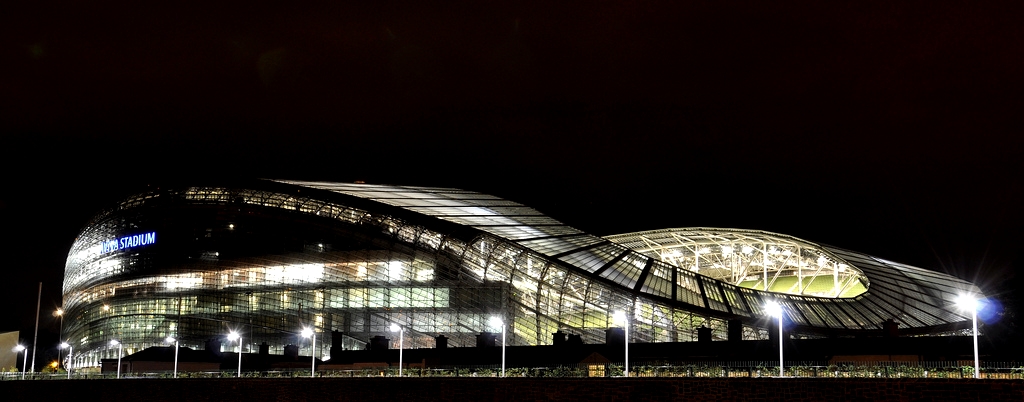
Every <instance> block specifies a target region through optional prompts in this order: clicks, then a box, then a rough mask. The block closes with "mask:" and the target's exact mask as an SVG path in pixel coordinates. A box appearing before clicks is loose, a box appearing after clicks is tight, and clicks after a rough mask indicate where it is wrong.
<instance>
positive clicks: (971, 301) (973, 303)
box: [956, 295, 981, 378]
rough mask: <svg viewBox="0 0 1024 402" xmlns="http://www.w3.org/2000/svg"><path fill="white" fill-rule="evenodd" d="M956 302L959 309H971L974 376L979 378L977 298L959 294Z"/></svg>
mask: <svg viewBox="0 0 1024 402" xmlns="http://www.w3.org/2000/svg"><path fill="white" fill-rule="evenodd" d="M956 304H957V305H958V306H960V309H962V310H971V323H972V327H973V336H974V378H981V373H979V370H980V367H979V362H978V299H976V298H975V297H974V296H970V295H961V296H960V297H957V299H956Z"/></svg>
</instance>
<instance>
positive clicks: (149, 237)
mask: <svg viewBox="0 0 1024 402" xmlns="http://www.w3.org/2000/svg"><path fill="white" fill-rule="evenodd" d="M153 243H156V232H149V233H143V234H137V235H131V236H125V237H122V238H120V239H115V240H109V241H105V242H103V251H101V252H100V254H106V253H109V252H113V251H117V250H124V249H126V248H132V247H138V246H148V245H150V244H153Z"/></svg>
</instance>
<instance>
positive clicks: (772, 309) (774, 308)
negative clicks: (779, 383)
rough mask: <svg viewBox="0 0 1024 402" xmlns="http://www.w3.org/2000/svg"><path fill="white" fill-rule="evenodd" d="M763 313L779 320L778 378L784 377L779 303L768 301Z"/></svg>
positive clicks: (780, 308) (780, 307)
mask: <svg viewBox="0 0 1024 402" xmlns="http://www.w3.org/2000/svg"><path fill="white" fill-rule="evenodd" d="M764 310H765V312H767V313H768V315H770V316H772V317H778V318H779V377H784V376H785V375H784V373H785V371H784V368H783V363H782V306H780V305H779V303H777V302H774V301H770V302H768V304H765V305H764Z"/></svg>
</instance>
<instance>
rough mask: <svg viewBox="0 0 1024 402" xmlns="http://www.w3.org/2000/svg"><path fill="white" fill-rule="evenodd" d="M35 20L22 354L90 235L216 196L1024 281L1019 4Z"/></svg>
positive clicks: (12, 125) (18, 70) (232, 6)
mask: <svg viewBox="0 0 1024 402" xmlns="http://www.w3.org/2000/svg"><path fill="white" fill-rule="evenodd" d="M19 3H23V4H16V5H13V6H7V7H6V9H5V11H4V12H3V13H2V15H0V32H2V35H0V46H2V47H0V94H2V95H0V131H2V132H3V134H2V135H3V138H4V139H5V141H4V147H3V148H2V149H3V150H4V151H5V152H4V158H3V164H4V165H3V167H4V172H5V174H6V179H7V180H5V186H3V187H2V188H3V190H2V193H0V195H2V197H0V208H2V210H0V213H2V215H0V216H2V217H3V219H4V222H5V224H6V225H5V226H6V227H5V230H4V231H5V232H6V236H8V237H7V239H8V241H7V242H6V244H8V250H9V254H8V255H9V256H13V258H10V257H9V258H8V259H7V262H6V263H5V267H4V268H5V270H7V272H12V273H13V276H11V278H12V280H11V281H10V282H9V283H8V287H9V288H10V289H13V290H14V292H13V293H12V297H13V298H12V300H11V301H12V302H13V303H12V306H20V307H16V308H9V309H5V312H3V313H0V330H14V329H20V330H22V331H24V333H25V334H29V333H30V331H31V325H32V315H33V313H34V307H35V306H34V301H35V290H36V286H37V283H38V282H39V281H43V282H44V290H45V291H46V294H45V295H44V301H43V305H44V306H43V310H44V314H43V316H44V320H43V324H44V325H51V326H52V325H54V323H55V321H53V320H52V318H50V316H49V315H48V314H46V313H45V312H46V311H50V310H52V309H53V308H54V307H55V306H56V305H58V304H59V290H58V289H59V286H60V281H61V279H62V269H63V261H64V258H65V257H66V255H67V251H68V248H69V247H70V244H71V242H72V241H73V240H74V237H75V235H76V234H77V231H78V230H79V229H80V228H81V227H82V226H83V225H84V224H85V223H86V221H87V220H88V219H89V217H90V216H91V215H93V214H94V213H96V212H97V211H99V210H100V209H102V208H103V207H106V206H109V205H111V204H112V203H114V202H116V201H117V200H118V199H119V198H120V197H122V196H124V195H126V194H127V193H130V192H134V191H139V190H144V189H145V188H146V186H147V185H159V184H162V183H167V182H177V183H188V182H190V181H194V180H200V179H202V180H208V179H225V180H230V179H233V178H251V177H272V178H287V179H300V180H337V181H353V180H365V181H367V182H370V183H391V184H409V185H429V186H454V187H461V188H466V189H471V190H476V191H481V192H487V193H492V194H496V195H499V196H502V197H505V198H509V199H512V200H515V201H519V202H523V203H525V204H528V205H531V206H534V207H536V208H538V209H540V210H541V211H542V212H545V213H547V214H549V215H551V216H553V217H555V218H557V219H559V220H562V221H563V222H566V223H568V224H570V225H573V226H576V227H579V228H581V229H583V230H587V231H590V232H592V233H595V234H599V235H607V234H614V233H622V232H628V231H636V230H645V229H656V228H665V227H684V226H712V227H736V228H749V229H762V230H769V231H774V232H779V233H785V234H789V235H793V236H797V237H800V238H804V239H806V240H810V241H813V242H820V243H827V244H832V245H836V246H840V247H845V248H850V249H854V250H858V251H864V252H867V253H871V254H874V255H877V256H880V257H883V258H887V259H891V260H895V261H900V262H904V263H908V264H912V265H916V266H921V267H924V268H929V269H935V270H939V271H943V272H948V273H951V274H954V275H957V276H960V277H962V278H965V279H968V280H974V279H975V278H976V277H977V278H978V281H979V284H981V285H982V286H983V287H985V288H986V290H988V291H989V292H993V293H999V292H1007V291H1009V290H1011V289H1013V288H1014V287H1016V286H1017V284H1019V283H1020V280H1019V279H1017V278H1016V277H1015V276H1014V274H1015V272H1016V271H1017V270H1019V269H1021V264H1022V262H1024V261H1022V259H1021V252H1020V245H1021V244H1024V216H1022V212H1021V205H1024V188H1022V187H1024V180H1022V174H1021V172H1024V162H1021V155H1022V145H1024V140H1022V139H1021V135H1020V134H1021V132H1022V128H1024V120H1022V114H1021V111H1022V110H1024V24H1021V21H1022V20H1024V18H1022V14H1021V8H1022V7H1021V6H1019V5H1018V4H1019V3H1018V2H1016V1H1004V2H956V3H954V2H938V3H942V4H935V3H937V2H934V1H917V2H914V1H902V0H889V1H857V2H851V3H852V4H845V5H844V4H837V3H838V2H822V1H780V2H720V1H714V2H706V1H672V2H670V1H664V2H662V1H594V0H591V1H510V2H503V1H480V0H476V1H447V2H444V4H445V5H443V6H438V5H434V3H436V2H426V1H373V2H366V1H359V2H356V1H320V0H314V1H309V2H301V3H302V4H300V5H294V4H290V2H274V3H276V4H266V3H270V2H239V1H225V2H206V1H203V2H200V1H195V2H172V3H161V4H150V3H151V2H143V3H145V4H143V3H139V2H103V1H100V2H95V1H89V2H82V1H73V2H72V1H68V2H62V1H56V2H55V1H45V0H44V1H33V2H19ZM210 3H215V4H210ZM30 304H31V306H30ZM41 348H42V346H41Z"/></svg>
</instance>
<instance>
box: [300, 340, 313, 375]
mask: <svg viewBox="0 0 1024 402" xmlns="http://www.w3.org/2000/svg"><path fill="white" fill-rule="evenodd" d="M302 336H303V337H304V338H309V337H311V336H312V337H313V349H312V350H311V351H310V352H309V361H310V363H309V365H310V369H309V378H313V377H314V375H315V374H316V332H313V329H312V328H303V329H302Z"/></svg>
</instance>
